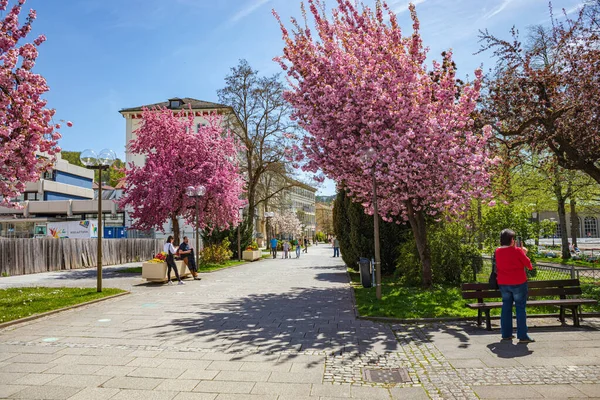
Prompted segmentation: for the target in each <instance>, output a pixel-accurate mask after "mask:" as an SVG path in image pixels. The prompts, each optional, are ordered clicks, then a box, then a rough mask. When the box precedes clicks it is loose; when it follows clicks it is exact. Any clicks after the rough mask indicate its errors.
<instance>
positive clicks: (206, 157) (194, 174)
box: [121, 108, 244, 243]
mask: <svg viewBox="0 0 600 400" xmlns="http://www.w3.org/2000/svg"><path fill="white" fill-rule="evenodd" d="M193 118H194V117H193V113H192V112H187V111H186V110H183V111H180V112H178V113H174V112H173V111H172V110H169V109H167V108H156V109H152V110H149V109H144V110H143V112H142V124H141V125H140V127H139V129H138V130H137V131H136V134H137V137H136V138H135V139H134V140H132V141H131V142H130V143H129V144H128V145H129V150H130V151H131V152H132V153H134V154H143V155H145V156H146V163H145V165H144V166H137V165H135V164H133V163H132V164H130V165H129V168H130V169H129V170H128V171H127V173H126V175H125V195H124V197H123V198H122V199H121V206H122V207H127V208H130V209H131V210H132V213H131V215H132V217H133V219H134V224H133V227H134V228H136V229H142V230H147V229H151V228H157V229H159V230H163V224H164V222H165V221H167V220H169V219H170V220H171V221H172V224H173V231H174V236H175V242H176V243H179V223H178V218H177V217H180V216H181V217H184V218H185V219H186V220H187V221H189V222H193V221H195V199H193V198H190V197H188V196H187V193H186V188H187V187H188V186H195V187H197V186H200V185H203V186H204V187H205V189H206V193H205V195H204V196H202V197H201V198H200V199H199V226H200V228H201V229H204V228H206V227H213V228H220V229H224V228H229V227H230V226H232V225H233V226H235V225H237V223H238V222H239V209H240V207H242V206H243V205H244V201H243V200H241V199H240V198H241V195H242V190H243V189H242V188H243V184H244V183H243V179H242V177H241V176H240V174H239V171H238V166H237V161H236V160H237V158H236V156H237V153H238V151H239V147H238V146H237V144H236V142H235V140H234V139H233V137H232V136H231V135H230V134H229V132H228V131H224V130H223V128H222V121H221V117H220V116H217V115H213V116H210V117H209V118H208V120H209V121H208V122H209V123H208V124H207V125H206V126H200V127H199V128H198V133H197V134H193V133H189V132H193V131H192V127H193V126H194V123H193V122H194V121H193Z"/></svg>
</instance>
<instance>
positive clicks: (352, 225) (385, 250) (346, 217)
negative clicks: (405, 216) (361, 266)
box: [333, 189, 410, 274]
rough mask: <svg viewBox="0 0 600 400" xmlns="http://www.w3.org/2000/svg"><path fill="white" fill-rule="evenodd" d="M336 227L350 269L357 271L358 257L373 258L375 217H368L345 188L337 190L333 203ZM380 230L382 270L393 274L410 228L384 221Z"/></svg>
mask: <svg viewBox="0 0 600 400" xmlns="http://www.w3.org/2000/svg"><path fill="white" fill-rule="evenodd" d="M333 225H334V231H335V235H336V237H337V238H338V240H339V242H340V251H341V253H342V259H343V260H344V262H345V263H346V265H347V266H349V267H350V268H352V269H358V264H357V262H358V259H359V257H367V258H372V257H373V256H374V254H375V251H374V240H373V216H372V215H367V214H365V212H364V208H363V207H362V205H361V204H359V203H354V202H353V201H352V199H351V198H349V197H348V196H347V195H346V191H345V190H343V189H341V190H339V191H338V193H337V196H336V199H335V202H334V207H333ZM379 227H380V230H379V237H380V247H381V269H382V272H383V273H384V274H391V273H393V272H394V270H395V268H396V260H397V259H398V257H399V250H400V245H401V244H402V243H404V242H405V241H406V238H407V234H408V233H409V231H410V228H408V227H407V226H406V225H398V224H395V223H389V222H384V221H382V220H381V219H380V224H379Z"/></svg>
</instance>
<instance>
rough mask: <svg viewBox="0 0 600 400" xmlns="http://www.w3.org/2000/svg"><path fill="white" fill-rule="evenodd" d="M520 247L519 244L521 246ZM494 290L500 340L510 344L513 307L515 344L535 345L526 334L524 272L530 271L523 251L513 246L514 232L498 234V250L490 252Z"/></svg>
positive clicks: (531, 267) (530, 268) (525, 286)
mask: <svg viewBox="0 0 600 400" xmlns="http://www.w3.org/2000/svg"><path fill="white" fill-rule="evenodd" d="M521 246H522V244H521ZM494 258H495V260H496V274H497V279H498V287H499V288H500V293H501V294H502V312H501V314H500V330H501V332H502V340H512V339H513V338H514V336H513V314H512V307H513V303H514V304H515V313H516V314H517V339H519V343H531V342H535V340H533V339H532V338H530V337H529V335H528V334H527V314H526V313H525V306H526V304H527V274H526V273H525V268H527V269H529V270H532V269H533V266H532V265H531V260H530V259H529V258H528V257H527V249H526V248H525V247H516V246H515V232H514V231H512V230H510V229H504V230H503V231H502V232H501V233H500V247H498V248H497V249H496V251H495V252H494Z"/></svg>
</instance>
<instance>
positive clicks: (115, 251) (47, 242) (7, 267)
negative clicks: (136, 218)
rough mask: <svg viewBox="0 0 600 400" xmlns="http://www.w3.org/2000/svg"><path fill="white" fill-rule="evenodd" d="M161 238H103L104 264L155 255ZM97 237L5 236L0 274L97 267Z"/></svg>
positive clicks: (0, 250) (1, 244)
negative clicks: (39, 237)
mask: <svg viewBox="0 0 600 400" xmlns="http://www.w3.org/2000/svg"><path fill="white" fill-rule="evenodd" d="M163 245H164V242H163V240H161V239H107V240H103V241H102V265H115V264H124V263H129V262H136V261H144V260H149V259H151V258H152V257H153V256H154V255H155V254H156V253H158V252H159V251H162V248H163ZM97 254H98V240H97V239H52V238H48V239H1V238H0V274H2V275H4V276H6V275H9V276H13V275H25V274H35V273H38V272H47V271H60V270H63V269H77V268H86V267H93V266H95V265H96V263H97V259H98V257H97Z"/></svg>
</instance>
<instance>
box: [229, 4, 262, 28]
mask: <svg viewBox="0 0 600 400" xmlns="http://www.w3.org/2000/svg"><path fill="white" fill-rule="evenodd" d="M270 1H271V0H254V1H253V2H252V3H250V4H249V5H248V6H247V7H245V8H242V9H241V10H239V11H238V12H237V13H235V14H234V15H233V16H232V17H231V18H230V19H229V23H232V24H234V23H236V22H238V21H240V20H242V19H244V18H246V17H247V16H248V15H250V14H252V13H253V12H254V11H255V10H256V9H258V8H259V7H261V6H263V5H265V4H267V3H269V2H270Z"/></svg>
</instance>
